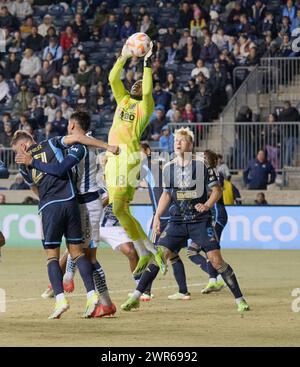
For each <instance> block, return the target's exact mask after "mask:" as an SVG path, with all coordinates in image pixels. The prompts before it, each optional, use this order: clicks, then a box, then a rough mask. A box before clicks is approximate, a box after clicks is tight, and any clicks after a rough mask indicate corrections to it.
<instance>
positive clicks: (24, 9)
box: [10, 0, 33, 19]
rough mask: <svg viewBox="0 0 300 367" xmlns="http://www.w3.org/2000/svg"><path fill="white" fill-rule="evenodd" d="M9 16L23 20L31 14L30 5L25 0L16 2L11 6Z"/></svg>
mask: <svg viewBox="0 0 300 367" xmlns="http://www.w3.org/2000/svg"><path fill="white" fill-rule="evenodd" d="M10 11H11V14H12V15H15V16H16V17H17V18H20V19H24V18H25V17H27V16H28V15H31V14H33V10H32V7H31V5H30V4H29V2H28V1H26V0H16V1H14V2H13V3H12V5H11V10H10Z"/></svg>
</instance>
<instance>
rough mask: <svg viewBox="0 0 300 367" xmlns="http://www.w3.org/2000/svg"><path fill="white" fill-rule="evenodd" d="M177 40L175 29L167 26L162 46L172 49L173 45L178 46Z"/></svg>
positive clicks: (177, 35)
mask: <svg viewBox="0 0 300 367" xmlns="http://www.w3.org/2000/svg"><path fill="white" fill-rule="evenodd" d="M179 38H180V36H179V34H178V32H177V31H176V28H175V27H174V26H173V25H169V26H168V29H167V33H166V34H165V35H164V36H163V44H164V46H165V47H172V45H173V44H174V43H176V44H178V42H179Z"/></svg>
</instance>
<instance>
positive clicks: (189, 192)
mask: <svg viewBox="0 0 300 367" xmlns="http://www.w3.org/2000/svg"><path fill="white" fill-rule="evenodd" d="M193 140H194V138H193V133H192V132H191V131H190V130H189V129H188V128H186V129H184V128H181V129H179V130H177V131H176V132H175V143H174V148H175V149H174V150H175V154H176V158H175V159H174V160H173V161H171V162H169V163H168V164H166V165H165V167H164V170H163V179H164V192H163V194H162V196H161V198H160V201H159V204H158V208H157V211H156V214H155V217H154V222H153V229H154V231H155V232H156V233H158V234H160V237H159V241H158V245H159V246H162V247H163V248H164V249H165V250H164V256H165V258H166V259H169V260H170V261H171V262H172V263H175V262H177V263H179V264H180V268H181V269H179V267H178V269H177V276H178V278H177V279H176V281H177V283H178V284H180V285H182V286H183V287H184V286H185V285H186V277H185V271H184V266H183V263H182V261H181V260H180V258H179V256H178V254H179V251H180V250H181V248H182V247H184V246H185V243H186V241H188V240H189V239H190V240H192V241H193V242H195V243H197V244H200V246H201V248H202V249H203V250H204V251H205V252H206V254H207V257H208V259H209V260H210V262H211V264H212V265H213V267H214V268H215V269H216V270H217V271H218V273H219V274H221V275H222V277H223V279H224V281H225V282H226V284H227V286H228V287H229V289H230V290H231V291H232V293H233V294H234V296H235V299H236V303H237V305H238V310H239V311H246V310H248V309H249V306H248V305H247V303H246V301H245V299H244V297H243V295H242V293H241V291H240V288H239V285H238V282H237V279H236V277H235V275H234V272H233V270H232V268H231V267H230V265H229V264H227V263H226V262H225V261H224V260H223V258H222V256H221V253H220V245H219V241H218V238H217V236H216V234H215V230H214V228H213V226H212V223H211V222H212V216H211V211H210V210H211V208H212V207H213V206H214V204H216V203H217V201H218V200H219V199H220V198H221V195H222V189H221V186H220V184H219V181H218V178H217V176H216V174H215V171H214V170H213V169H211V168H208V167H207V166H206V165H205V163H204V159H203V157H198V156H194V155H193V154H192V151H193ZM207 188H209V189H210V190H211V194H210V196H209V197H208V189H207ZM169 205H170V208H169V211H170V221H169V223H168V225H167V227H166V229H165V230H164V231H163V232H162V233H161V230H160V217H161V215H162V213H163V212H164V211H165V210H166V208H167V207H168V206H169ZM158 271H159V268H158V267H157V265H156V264H155V263H150V264H149V265H148V267H147V269H146V271H145V272H144V273H143V275H142V278H141V280H140V282H139V284H138V286H137V288H136V290H135V291H134V293H133V294H132V295H131V297H129V299H128V300H127V301H126V302H125V303H124V304H123V305H121V308H122V309H123V310H124V311H130V310H131V309H132V308H138V307H139V297H140V295H141V293H143V291H144V289H145V287H147V285H148V284H149V283H150V282H152V281H153V280H154V279H155V277H156V276H157V274H158ZM180 292H181V293H183V294H184V293H186V292H187V289H181V290H180Z"/></svg>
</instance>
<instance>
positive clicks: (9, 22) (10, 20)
mask: <svg viewBox="0 0 300 367" xmlns="http://www.w3.org/2000/svg"><path fill="white" fill-rule="evenodd" d="M16 24H17V22H16V19H15V17H14V16H13V15H12V14H11V13H10V12H9V10H8V8H7V6H1V8H0V28H8V29H15V28H16Z"/></svg>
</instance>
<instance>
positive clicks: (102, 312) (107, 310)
mask: <svg viewBox="0 0 300 367" xmlns="http://www.w3.org/2000/svg"><path fill="white" fill-rule="evenodd" d="M116 311H117V308H116V306H115V305H114V304H113V303H112V304H111V306H104V305H103V304H102V303H100V305H99V306H97V307H96V309H95V311H94V312H93V313H92V316H91V317H109V316H113V315H114V314H115V313H116Z"/></svg>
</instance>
